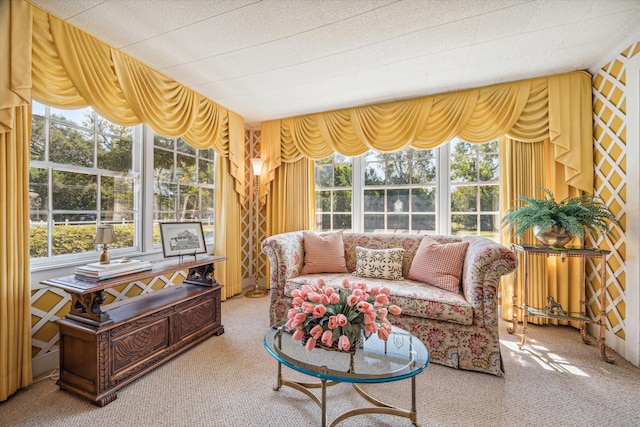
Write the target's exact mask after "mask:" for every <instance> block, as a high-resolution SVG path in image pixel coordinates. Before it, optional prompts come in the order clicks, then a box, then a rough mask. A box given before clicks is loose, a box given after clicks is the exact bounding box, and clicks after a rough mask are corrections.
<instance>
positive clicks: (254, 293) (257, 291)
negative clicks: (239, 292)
mask: <svg viewBox="0 0 640 427" xmlns="http://www.w3.org/2000/svg"><path fill="white" fill-rule="evenodd" d="M263 164H264V159H260V158H254V159H251V167H252V169H253V175H254V176H255V177H256V188H255V199H256V203H255V212H254V213H253V216H254V217H255V222H256V228H255V230H254V234H255V236H254V240H255V254H256V265H255V269H256V270H255V275H256V277H255V279H256V284H255V286H254V287H253V289H251V290H250V291H247V292H246V293H245V294H244V296H246V297H248V298H260V297H264V296H267V295H269V291H268V290H266V289H263V288H261V287H260V282H259V280H258V268H259V264H260V263H259V261H258V260H259V257H260V234H259V233H258V230H259V227H260V224H259V218H258V214H259V213H260V175H261V174H262V165H263Z"/></svg>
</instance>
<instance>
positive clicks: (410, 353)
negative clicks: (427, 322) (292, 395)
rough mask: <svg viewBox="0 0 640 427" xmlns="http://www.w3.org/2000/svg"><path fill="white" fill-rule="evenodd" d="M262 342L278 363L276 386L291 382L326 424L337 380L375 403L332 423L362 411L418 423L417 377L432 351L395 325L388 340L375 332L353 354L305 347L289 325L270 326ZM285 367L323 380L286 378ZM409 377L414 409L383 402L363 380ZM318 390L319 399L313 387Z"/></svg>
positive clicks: (277, 388)
mask: <svg viewBox="0 0 640 427" xmlns="http://www.w3.org/2000/svg"><path fill="white" fill-rule="evenodd" d="M264 346H265V348H266V349H267V351H268V352H269V353H270V354H271V355H272V356H273V357H274V358H275V359H276V360H277V361H278V383H277V385H276V387H274V390H276V391H277V390H280V388H281V387H282V386H288V387H291V388H294V389H296V390H299V391H301V392H302V393H304V394H306V395H307V396H309V397H310V398H311V399H312V400H314V401H315V402H316V403H318V404H319V405H320V407H321V408H322V426H323V427H326V426H327V387H328V386H331V385H334V384H338V383H343V382H346V383H352V384H353V387H354V388H355V389H356V391H357V392H358V393H359V394H360V395H361V396H362V397H364V398H365V399H366V400H367V401H369V402H370V403H372V404H373V405H374V406H369V407H365V408H357V409H352V410H350V411H347V412H345V413H343V414H342V415H340V416H338V417H337V418H336V419H334V420H333V421H332V422H331V424H328V425H329V427H333V426H336V425H337V424H338V423H340V422H341V421H343V420H345V419H347V418H350V417H353V416H356V415H362V414H388V415H397V416H400V417H404V418H408V419H410V420H411V422H412V423H413V425H415V426H417V425H418V419H417V415H416V375H418V374H419V373H420V372H422V371H424V369H425V368H426V367H427V365H429V351H428V350H427V348H426V347H425V345H424V344H423V343H422V341H420V339H418V338H417V337H415V336H413V335H411V334H410V333H409V332H407V331H405V330H403V329H400V328H397V327H393V332H392V333H391V335H390V336H389V339H388V340H387V341H383V340H381V339H379V338H378V337H377V335H375V334H374V335H371V337H369V339H367V340H364V342H363V343H362V344H361V347H360V348H358V349H357V350H356V352H355V354H354V355H351V354H348V353H344V352H341V351H330V350H324V349H320V348H315V349H313V350H312V351H307V350H306V348H305V346H304V345H302V342H300V341H294V340H293V339H291V333H290V332H288V331H287V330H286V329H285V328H283V327H280V328H272V329H269V331H268V332H267V333H266V334H265V336H264ZM282 365H285V366H288V367H289V368H291V369H293V370H295V371H298V372H301V373H303V374H306V375H309V376H312V377H315V378H319V379H320V382H313V383H305V382H297V381H290V380H286V379H284V378H283V377H282ZM407 378H410V379H411V409H410V410H407V409H400V408H397V407H395V406H392V405H389V404H386V403H384V402H381V401H379V400H377V399H375V398H374V397H372V396H371V395H369V394H368V393H367V392H365V391H364V390H363V389H362V388H361V387H360V386H359V384H362V383H385V382H390V381H398V380H403V379H407ZM313 388H320V389H322V390H321V394H320V397H318V396H316V395H315V394H314V393H313V392H311V390H310V389H313Z"/></svg>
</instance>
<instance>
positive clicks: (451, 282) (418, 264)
mask: <svg viewBox="0 0 640 427" xmlns="http://www.w3.org/2000/svg"><path fill="white" fill-rule="evenodd" d="M467 246H469V243H468V242H455V243H445V244H440V243H438V242H436V241H435V240H433V239H432V238H430V237H428V236H425V237H424V238H423V239H422V242H420V246H419V247H418V250H417V251H416V254H415V256H414V257H413V261H412V262H411V268H410V269H409V279H411V280H417V281H419V282H424V283H428V284H430V285H433V286H437V287H438V288H440V289H444V290H446V291H450V292H455V293H460V279H461V277H462V266H463V265H464V257H465V255H466V253H467Z"/></svg>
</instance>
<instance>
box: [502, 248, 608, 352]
mask: <svg viewBox="0 0 640 427" xmlns="http://www.w3.org/2000/svg"><path fill="white" fill-rule="evenodd" d="M511 249H512V250H513V251H515V252H519V253H521V254H523V256H524V262H523V269H524V272H523V274H524V283H523V292H524V294H523V296H522V305H519V304H518V303H517V300H516V285H517V280H518V275H517V270H516V271H514V273H513V296H512V298H513V320H512V323H513V326H512V327H511V328H508V329H507V332H509V333H510V334H515V333H516V331H517V322H516V317H517V316H516V314H517V310H521V312H522V337H521V341H520V343H519V344H518V346H519V347H520V348H522V347H524V345H525V342H526V339H527V322H528V320H529V316H535V317H543V318H547V319H556V320H565V321H570V322H578V323H580V336H581V337H582V340H583V341H584V342H585V343H586V344H590V343H591V342H590V340H589V338H588V337H587V329H586V324H587V323H594V324H596V325H599V326H600V336H599V338H598V343H599V345H600V354H601V355H602V358H603V359H604V360H605V361H607V362H609V363H613V361H614V359H613V358H612V357H609V356H607V354H606V350H607V349H606V346H605V331H606V328H607V320H606V316H607V297H606V286H607V280H606V274H607V261H606V257H607V255H608V254H609V252H610V251H607V250H604V249H593V248H552V247H547V246H525V245H517V244H515V243H512V244H511ZM530 255H544V256H547V257H549V256H557V257H560V259H561V260H562V262H563V263H564V262H565V260H566V259H567V257H576V258H581V260H582V269H581V272H580V284H581V286H580V313H566V314H562V313H551V312H548V310H545V309H544V308H534V307H530V306H529V286H530V284H529V256H530ZM587 258H600V287H601V290H600V313H599V317H598V320H597V321H595V320H594V319H591V318H590V317H588V316H587V303H586V295H585V288H586V283H585V270H586V265H587Z"/></svg>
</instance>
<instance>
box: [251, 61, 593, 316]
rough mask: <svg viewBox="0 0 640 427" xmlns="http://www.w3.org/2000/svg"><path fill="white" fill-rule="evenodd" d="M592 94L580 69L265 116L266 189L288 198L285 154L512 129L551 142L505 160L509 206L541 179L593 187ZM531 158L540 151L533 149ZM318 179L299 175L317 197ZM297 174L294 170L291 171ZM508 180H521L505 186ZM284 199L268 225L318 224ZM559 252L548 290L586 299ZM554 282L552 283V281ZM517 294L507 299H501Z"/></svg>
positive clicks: (468, 137) (469, 137) (382, 147)
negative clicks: (560, 263)
mask: <svg viewBox="0 0 640 427" xmlns="http://www.w3.org/2000/svg"><path fill="white" fill-rule="evenodd" d="M590 100H591V76H590V75H589V74H588V73H586V72H582V71H579V72H573V73H568V74H562V75H556V76H550V77H544V78H538V79H533V80H526V81H519V82H513V83H505V84H499V85H494V86H489V87H483V88H477V89H472V90H465V91H460V92H454V93H448V94H442V95H434V96H426V97H422V98H416V99H410V100H406V101H396V102H389V103H384V104H378V105H370V106H364V107H356V108H349V109H343V110H337V111H330V112H324V113H317V114H310V115H306V116H300V117H292V118H287V119H282V120H275V121H270V122H265V123H263V124H262V126H263V133H262V142H263V145H265V146H266V147H269V152H268V155H267V158H266V168H265V169H266V172H265V173H264V175H263V178H264V179H263V182H264V185H265V187H264V192H265V194H266V193H268V192H269V189H271V191H272V192H273V191H275V190H276V189H277V190H278V191H277V194H276V197H277V200H282V199H285V196H283V195H282V194H281V192H282V191H283V189H284V191H286V190H287V188H286V186H285V185H283V183H282V182H281V181H280V179H281V178H280V177H281V174H278V172H277V171H278V170H279V168H281V167H282V166H283V164H290V163H294V162H297V161H299V160H300V159H303V158H308V159H315V160H317V159H322V158H324V157H327V156H329V155H331V154H332V153H335V152H337V153H340V154H342V155H345V156H357V155H361V154H363V153H365V152H366V151H368V150H370V149H374V150H376V151H380V152H392V151H396V150H400V149H403V148H405V147H408V146H410V147H414V148H417V149H428V148H434V147H437V146H439V145H441V144H444V143H446V142H448V141H449V140H450V139H452V138H453V137H455V136H459V137H460V138H462V139H463V140H465V141H469V142H477V143H481V142H486V141H489V140H492V139H494V138H500V137H503V136H506V137H507V138H509V139H511V140H513V141H520V142H522V143H541V142H542V141H545V140H546V141H548V142H547V145H548V149H547V150H544V151H543V152H542V154H541V156H542V158H537V160H535V161H536V162H537V163H538V167H536V168H534V169H532V170H529V169H527V170H526V171H525V170H524V169H520V168H519V165H518V164H517V163H510V164H509V165H508V166H507V168H506V169H503V175H504V176H505V177H506V179H507V180H508V182H507V183H504V182H503V185H502V194H501V200H502V202H501V203H502V206H504V208H505V209H506V208H508V207H510V206H511V205H512V204H513V202H514V200H515V199H516V198H517V197H518V196H520V195H528V194H532V193H533V191H534V188H535V186H546V187H547V188H550V189H552V191H554V194H556V196H557V197H565V196H566V195H569V194H577V193H578V192H580V191H583V192H586V193H592V192H593V146H592V144H593V142H592V141H593V138H592V119H591V102H590ZM509 147H513V145H511V146H509ZM502 148H503V149H504V147H502ZM529 148H531V147H529ZM509 149H512V148H509ZM538 152H539V153H540V151H539V150H538ZM504 155H505V153H504V152H503V156H504ZM524 161H529V162H533V161H534V160H532V159H531V158H529V159H528V160H524ZM312 170H313V167H311V171H312ZM530 174H531V175H530ZM311 179H312V178H311V175H310V174H306V175H305V174H304V173H303V171H302V170H300V174H299V175H298V176H297V177H296V178H295V179H293V180H294V181H295V182H298V185H297V189H298V191H299V190H300V189H305V188H306V189H307V191H309V195H308V196H306V197H307V199H309V200H310V201H311V206H313V197H311V196H312V194H313V187H312V186H306V185H303V184H301V183H304V182H310V180H311ZM289 181H292V179H291V178H289ZM532 185H533V187H532ZM507 188H513V189H515V190H514V191H507V190H506V189H507ZM270 197H271V196H269V197H268V198H270ZM300 197H303V196H300ZM285 206H288V205H283V204H278V203H273V204H272V212H271V218H272V219H271V220H270V221H269V223H270V226H271V228H270V230H271V233H270V235H271V234H275V233H278V232H284V231H292V230H296V229H299V228H308V227H309V225H311V221H308V220H307V219H306V217H308V215H307V214H306V213H304V212H301V213H300V215H304V216H301V217H297V218H291V216H292V213H291V211H290V210H288V209H287V208H285ZM313 211H314V208H312V212H313ZM294 214H295V212H294ZM305 220H307V223H305V222H304V221H305ZM302 224H304V226H303V225H302ZM503 241H505V242H506V240H503ZM553 262H554V261H550V262H548V263H542V264H539V267H536V272H535V274H536V275H538V276H540V277H545V278H546V280H547V282H545V283H549V281H551V282H553V285H552V286H553V287H554V289H549V291H550V292H553V291H557V292H558V293H557V295H559V298H560V301H565V300H566V303H567V305H568V306H569V307H575V306H576V304H579V302H577V300H578V299H579V293H578V292H576V291H575V290H573V289H572V288H571V286H570V283H572V278H575V277H577V276H575V270H574V269H573V268H571V269H566V270H568V271H569V273H566V272H560V271H559V269H555V268H554V267H553V265H552V263H553ZM547 268H548V269H549V271H552V272H553V276H551V273H549V275H548V276H547ZM511 280H512V279H511V276H508V277H505V278H503V283H505V282H506V283H510V281H511ZM519 283H522V282H521V281H520V282H519ZM573 283H575V280H573ZM549 286H550V285H548V284H545V289H546V288H548V287H549ZM503 287H504V286H503ZM508 289H509V290H511V289H512V287H511V288H508ZM503 291H504V289H503ZM519 294H520V295H521V294H522V293H521V292H519ZM505 295H506V293H505V292H503V296H505ZM509 295H510V292H509ZM542 297H544V295H542ZM510 302H511V301H510V300H509V301H508V304H503V309H505V307H507V306H508V305H510ZM530 303H531V305H535V304H539V303H540V301H537V300H536V301H534V300H533V299H531V300H530ZM508 318H510V317H508Z"/></svg>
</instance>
